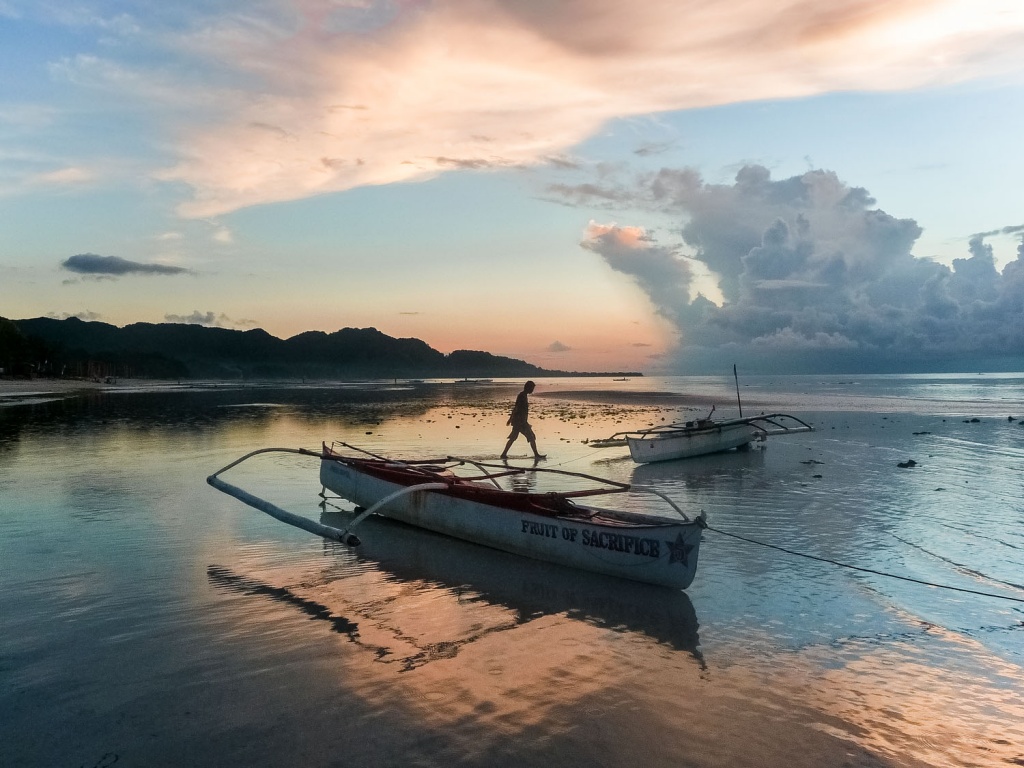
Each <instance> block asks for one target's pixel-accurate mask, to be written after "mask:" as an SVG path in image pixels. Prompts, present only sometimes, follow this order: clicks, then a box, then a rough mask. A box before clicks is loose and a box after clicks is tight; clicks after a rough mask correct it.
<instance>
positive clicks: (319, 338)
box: [0, 317, 640, 379]
mask: <svg viewBox="0 0 1024 768" xmlns="http://www.w3.org/2000/svg"><path fill="white" fill-rule="evenodd" d="M0 375H4V376H21V377H35V376H49V377H73V378H91V379H108V378H154V379H333V378H424V377H431V378H480V377H496V378H506V377H531V376H534V377H542V376H574V375H575V376H587V375H602V376H604V375H609V376H616V375H631V376H639V375H640V374H639V373H637V372H629V371H615V372H603V373H600V374H592V373H579V372H575V371H558V370H546V369H544V368H539V367H538V366H535V365H531V364H530V363H527V362H524V361H522V360H516V359H514V358H509V357H501V356H498V355H492V354H490V353H489V352H480V351H474V350H457V351H454V352H451V353H449V354H444V353H442V352H439V351H437V350H436V349H433V348H432V347H430V346H429V345H428V344H426V343H425V342H423V341H420V340H419V339H413V338H409V339H397V338H394V337H391V336H388V335H387V334H384V333H381V332H380V331H378V330H377V329H376V328H342V329H341V330H338V331H335V332H334V333H325V332H323V331H307V332H305V333H300V334H298V335H297V336H293V337H291V338H289V339H279V338H277V337H275V336H272V335H270V334H269V333H267V332H266V331H264V330H262V329H254V330H249V331H238V330H233V329H229V328H215V327H208V326H201V325H186V324H180V323H133V324H131V325H126V326H124V327H118V326H115V325H110V324H108V323H101V322H90V321H84V320H80V319H78V318H68V319H66V320H57V319H53V318H47V317H39V318H34V319H29V320H8V319H5V318H0Z"/></svg>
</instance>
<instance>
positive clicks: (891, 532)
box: [0, 374, 1024, 768]
mask: <svg viewBox="0 0 1024 768" xmlns="http://www.w3.org/2000/svg"><path fill="white" fill-rule="evenodd" d="M8 384H10V382H0V572H2V582H0V637H2V638H3V639H2V643H0V712H3V715H4V716H3V718H2V719H0V765H4V766H25V767H26V768H35V767H36V766H39V767H43V766H46V767H47V768H48V767H49V766H86V767H87V768H91V767H92V766H109V765H114V764H115V763H116V764H117V765H138V766H182V765H189V766H224V765H234V764H246V765H248V766H280V765H304V766H352V765H359V766H391V765H397V764H402V765H410V766H453V765H457V766H463V765H465V766H471V765H472V766H475V765H493V766H506V765H508V766H512V765H516V766H523V765H537V766H546V765H561V766H573V765H580V766H583V765H586V766H594V765H601V766H619V765H639V764H643V765H648V766H681V765H686V766H708V767H711V766H779V767H780V768H781V767H782V766H825V765H828V766H833V765H834V766H991V767H992V768H995V767H996V766H999V767H1000V768H1005V766H1007V765H1020V764H1024V725H1022V723H1024V602H1022V600H1024V578H1022V576H1021V574H1024V528H1022V526H1021V523H1022V522H1024V518H1022V510H1024V427H1022V426H1021V421H1020V420H1021V419H1022V418H1024V375H1015V374H998V375H997V374H991V375H984V376H982V375H962V376H954V375H943V376H863V377H852V376H845V377H824V376H823V377H774V378H770V379H762V380H758V381H756V382H751V384H750V385H749V386H747V385H742V386H741V388H740V396H741V401H740V403H739V404H738V403H737V392H736V389H735V388H734V382H733V379H732V377H720V378H716V377H666V378H653V377H651V378H643V379H633V380H631V381H628V382H620V381H611V380H590V379H555V380H545V379H541V380H538V387H537V392H536V393H535V395H534V396H533V397H532V398H531V421H532V422H533V425H534V428H535V430H536V432H537V436H538V441H539V444H540V447H541V450H542V451H544V452H545V453H546V454H547V456H548V458H547V460H546V461H545V464H544V465H545V466H548V467H551V468H558V469H563V470H566V471H572V472H582V473H587V474H592V475H597V476H602V477H608V478H611V479H615V480H620V481H623V482H629V483H634V484H642V485H646V486H650V487H654V488H657V489H658V490H659V491H660V492H663V493H665V494H667V495H669V496H670V497H671V498H673V499H674V500H675V501H676V502H677V503H678V504H680V506H681V507H682V508H683V509H685V510H692V511H693V512H697V511H700V510H704V511H705V512H706V514H707V516H708V521H709V523H710V524H711V526H712V527H711V528H710V529H709V530H707V531H706V532H705V534H704V541H703V543H702V545H701V550H700V562H699V565H698V569H697V577H696V580H695V581H694V583H693V585H692V586H691V587H690V588H689V589H688V590H686V591H685V592H682V591H666V590H664V589H660V588H651V587H646V586H644V585H640V584H634V583H631V582H625V581H621V580H616V579H611V578H603V577H597V576H593V575H589V574H585V573H581V572H578V571H573V570H569V569H565V568H560V567H557V566H554V565H548V564H544V563H540V562H536V561H533V560H529V559H526V558H521V557H515V556H511V555H505V554H502V553H498V552H494V551H491V550H488V549H485V548H482V547H477V546H474V545H470V544H465V543H462V542H459V541H455V540H451V539H448V538H445V537H441V536H437V535H434V534H430V533H426V532H423V531H419V530H415V529H411V528H408V527H405V526H402V525H400V524H397V523H392V522H389V521H386V520H381V519H372V518H371V519H369V520H367V521H366V523H364V525H363V526H362V527H361V528H360V538H361V539H362V542H363V543H362V545H361V546H359V547H356V548H351V547H346V546H342V545H339V544H335V543H331V542H326V541H324V540H321V539H318V538H316V537H313V536H311V535H310V534H308V533H306V532H304V531H301V530H297V529H295V528H292V527H289V526H285V525H283V524H282V523H280V522H278V521H276V520H274V519H272V518H270V517H268V516H266V515H263V514H261V513H259V512H256V511H254V510H252V509H250V508H248V507H245V506H243V505H242V504H240V503H239V502H238V501H236V500H235V499H232V498H230V497H228V496H225V495H223V494H220V493H218V492H217V491H216V490H214V489H212V488H211V487H210V486H208V485H207V484H206V482H205V480H206V477H207V476H208V475H209V474H211V473H212V472H214V471H216V470H218V469H220V468H221V467H223V466H224V465H226V464H228V463H229V462H231V461H233V460H234V459H236V458H238V457H239V456H241V455H243V454H245V453H247V452H249V451H251V450H254V449H256V448H261V447H268V446H281V447H305V448H311V449H317V448H318V447H319V445H320V443H321V442H322V441H325V440H326V441H327V442H331V441H333V440H341V441H344V442H348V443H352V444H355V445H359V446H361V447H364V448H366V449H368V450H372V451H374V452H376V453H381V454H389V455H395V456H400V457H418V458H429V457H433V456H448V455H457V456H466V457H470V458H474V459H477V460H491V459H494V458H496V457H497V455H498V453H499V452H500V450H501V448H502V446H503V444H504V440H505V437H506V435H507V429H508V428H507V427H506V426H505V420H506V418H507V415H508V409H509V407H510V406H511V403H512V400H513V399H514V397H515V394H516V392H518V390H519V389H520V388H521V386H522V382H515V381H501V380H496V381H492V382H455V381H428V382H404V381H397V382H371V383H366V382H336V383H332V384H330V385H312V384H305V385H304V384H296V385H293V386H280V385H276V384H272V383H267V384H260V385H237V384H229V383H224V382H204V383H197V384H184V385H179V384H178V383H177V382H165V383H161V384H159V385H154V384H153V383H152V382H120V383H117V384H114V385H110V386H99V387H97V386H90V387H88V388H87V389H86V390H85V391H79V390H78V388H77V387H73V386H64V385H60V386H51V387H47V386H43V385H44V384H46V382H42V381H36V382H27V383H24V384H23V385H21V384H19V385H17V386H14V385H11V386H8ZM72 390H74V391H72ZM711 406H715V407H716V416H723V417H728V416H730V415H732V416H734V415H736V414H737V410H738V406H741V407H742V408H743V409H744V412H745V413H747V414H748V415H752V414H753V413H756V412H760V411H768V412H772V411H784V412H788V413H793V414H794V415H797V416H799V417H800V418H802V419H804V420H806V421H809V422H810V423H812V424H813V426H814V427H815V431H814V432H812V433H807V434H799V435H792V436H786V437H771V438H769V439H768V440H767V441H766V442H765V443H763V444H759V445H757V446H756V447H755V448H754V449H753V450H750V451H746V452H735V451H733V452H729V453H724V454H720V455H716V456H707V457H701V458H697V459H690V460H684V461H675V462H665V463H660V464H651V465H637V464H635V463H633V462H632V460H631V459H630V458H629V456H628V453H627V452H626V449H625V448H617V449H616V448H604V449H601V448H595V447H594V446H592V445H591V442H592V441H593V440H596V439H598V438H602V437H606V436H607V435H609V434H611V433H613V432H616V431H620V430H623V429H627V428H634V427H645V426H651V425H656V424H659V423H664V422H667V421H673V420H678V419H681V418H683V419H688V418H695V417H698V416H704V415H706V414H707V412H708V411H709V410H710V408H711ZM528 453H529V450H528V448H527V446H526V445H525V444H524V443H523V442H522V441H520V442H519V443H517V444H516V446H515V447H514V449H513V451H512V454H513V456H512V463H513V464H515V465H520V466H523V467H524V468H527V469H528V468H529V467H530V466H531V464H532V462H531V461H530V460H528V457H527V454H528ZM909 460H913V464H912V465H910V466H903V467H901V466H900V465H901V464H907V463H908V461H909ZM229 478H230V479H231V482H233V483H237V484H238V485H240V486H243V487H245V488H246V489H247V490H249V491H251V492H253V493H256V494H258V495H260V496H262V497H264V498H267V499H268V500H271V501H273V503H275V504H277V505H279V506H282V507H284V508H286V509H288V510H290V511H292V512H295V513H298V514H304V515H307V516H309V517H311V518H313V519H316V520H322V521H324V522H326V523H328V524H335V525H338V524H343V523H344V521H345V520H350V519H351V517H352V512H351V504H347V503H346V502H344V500H329V501H327V502H325V501H324V500H323V499H322V498H320V496H319V492H320V490H321V489H320V486H319V482H318V478H317V464H316V461H315V460H313V459H309V458H304V457H298V456H290V455H268V456H266V457H262V458H258V459H253V460H252V461H250V462H247V463H246V464H244V465H242V466H240V467H238V468H237V469H236V470H232V471H231V474H230V475H229ZM526 482H527V483H530V482H535V485H534V486H533V487H541V488H547V487H548V486H545V485H544V484H545V483H551V482H552V481H551V480H543V479H536V480H535V481H531V480H529V479H528V480H527V481H526ZM566 482H574V481H566ZM552 489H554V488H552ZM629 503H633V504H640V503H642V502H637V501H634V502H629ZM851 566H852V567H851ZM897 577H900V578H897Z"/></svg>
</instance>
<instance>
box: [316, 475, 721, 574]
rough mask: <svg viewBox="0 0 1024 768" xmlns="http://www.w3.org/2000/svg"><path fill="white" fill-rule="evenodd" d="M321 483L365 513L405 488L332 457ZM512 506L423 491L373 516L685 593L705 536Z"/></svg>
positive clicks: (621, 516)
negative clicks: (362, 508) (533, 510)
mask: <svg viewBox="0 0 1024 768" xmlns="http://www.w3.org/2000/svg"><path fill="white" fill-rule="evenodd" d="M320 482H321V484H322V485H323V486H324V488H326V489H328V490H330V491H332V492H333V493H336V494H337V495H339V496H341V497H343V498H345V499H348V500H349V501H351V502H353V503H355V504H356V505H358V506H361V507H367V508H369V507H371V506H372V505H374V504H376V503H377V502H379V501H380V500H381V499H383V498H385V497H387V496H389V495H391V494H392V493H395V492H396V491H400V490H401V489H402V488H403V487H407V486H408V485H409V484H410V483H403V482H395V481H392V480H389V479H385V478H381V477H377V476H374V475H373V474H371V473H367V472H366V471H363V470H362V469H361V468H360V466H359V464H357V463H356V464H349V463H346V462H344V461H339V460H337V459H335V458H323V459H322V460H321V464H320ZM501 494H502V495H503V496H505V497H516V496H518V494H514V493H511V492H501ZM514 506H516V505H512V506H509V505H494V504H489V503H482V502H481V501H477V500H474V499H472V498H464V497H460V496H459V495H458V492H457V491H454V490H427V491H415V492H412V493H408V494H405V495H402V496H399V497H398V498H396V499H394V500H392V501H390V502H388V503H387V504H385V505H383V506H382V507H380V508H379V509H378V510H377V512H378V514H380V515H381V516H383V517H388V518H391V519H394V520H399V521H401V522H403V523H407V524H409V525H414V526H417V527H419V528H425V529H427V530H430V531H435V532H437V533H442V534H445V535H448V536H452V537H454V538H457V539H462V540H464V541H469V542H473V543H475V544H482V545H484V546H488V547H492V548H494V549H498V550H501V551H504V552H510V553H513V554H516V555H522V556H525V557H530V558H533V559H535V560H543V561H546V562H552V563H559V564H561V565H567V566H571V567H574V568H580V569H583V570H587V571H592V572H596V573H603V574H607V575H610V576H617V577H620V578H625V579H630V580H632V581H639V582H645V583H649V584H660V585H663V586H667V587H674V588H678V589H685V588H686V587H688V586H689V585H690V583H691V582H692V581H693V578H694V575H695V573H696V570H697V555H698V551H699V546H700V539H701V531H702V525H701V524H700V523H698V522H697V521H681V522H675V521H672V520H668V519H664V520H665V522H664V523H656V524H655V523H650V522H649V521H650V520H652V518H650V517H649V516H636V517H637V518H641V517H642V518H643V520H644V522H642V523H640V524H630V523H629V522H628V519H629V517H630V516H629V514H628V513H614V514H616V515H617V516H618V517H617V519H615V520H611V521H610V522H609V523H607V524H603V523H597V522H594V521H593V520H587V519H585V518H584V517H583V516H580V515H579V514H572V515H566V516H561V515H552V514H534V513H532V512H530V511H527V510H524V509H516V508H514ZM518 506H524V505H518ZM527 506H528V505H527ZM574 507H575V509H576V510H578V511H579V510H582V511H584V512H586V511H587V510H595V511H600V510H597V508H593V507H585V506H583V505H574ZM598 516H600V515H598ZM657 519H663V518H657Z"/></svg>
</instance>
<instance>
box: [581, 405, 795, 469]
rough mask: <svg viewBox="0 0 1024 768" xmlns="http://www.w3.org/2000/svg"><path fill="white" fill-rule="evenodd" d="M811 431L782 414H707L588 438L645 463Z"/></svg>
mask: <svg viewBox="0 0 1024 768" xmlns="http://www.w3.org/2000/svg"><path fill="white" fill-rule="evenodd" d="M714 410H715V409H714V408H712V409H711V412H712V413H714ZM813 431H814V428H813V427H811V425H810V424H808V423H807V422H805V421H802V420H801V419H798V418H797V417H796V416H790V415H789V414H785V413H770V414H767V415H765V414H762V415H760V416H748V417H746V418H739V419H726V420H723V421H715V420H713V419H712V418H711V414H710V413H709V414H708V416H707V418H704V419H696V420H694V421H687V422H678V423H673V424H665V425H662V426H657V427H650V428H648V429H636V430H631V431H626V432H616V433H615V434H614V435H611V436H610V437H608V438H606V439H603V440H592V441H591V442H590V444H591V445H592V446H594V447H595V448H610V447H613V446H620V445H626V446H628V447H629V455H630V456H631V457H632V458H633V461H635V462H637V463H638V464H646V463H648V462H653V461H672V460H674V459H689V458H692V457H694V456H706V455H707V454H710V453H721V452H722V451H728V450H732V449H733V448H740V449H743V448H746V447H747V446H749V445H750V443H752V442H754V441H755V440H757V441H763V440H766V439H767V438H768V437H769V436H770V435H791V434H796V433H797V432H813Z"/></svg>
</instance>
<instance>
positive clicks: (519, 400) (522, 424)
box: [501, 381, 544, 459]
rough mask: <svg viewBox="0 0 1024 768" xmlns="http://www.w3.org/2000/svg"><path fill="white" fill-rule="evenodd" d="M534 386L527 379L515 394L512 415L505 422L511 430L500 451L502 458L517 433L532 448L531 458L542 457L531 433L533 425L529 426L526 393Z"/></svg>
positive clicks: (528, 404) (505, 457)
mask: <svg viewBox="0 0 1024 768" xmlns="http://www.w3.org/2000/svg"><path fill="white" fill-rule="evenodd" d="M536 386H537V385H536V384H534V383H533V382H532V381H528V382H526V384H525V385H524V386H523V391H522V392H520V393H519V394H518V395H517V396H516V404H515V405H514V406H513V407H512V415H511V416H509V417H508V421H506V422H505V423H506V424H508V425H510V426H511V427H512V432H511V433H509V436H508V442H507V443H505V450H504V451H502V452H501V458H502V459H507V458H508V449H509V448H511V447H512V443H514V442H515V441H516V439H517V438H518V437H519V435H522V436H523V437H525V438H526V440H527V442H529V443H530V447H531V448H532V449H533V458H535V459H543V458H544V456H543V454H541V453H540V451H538V450H537V436H536V435H534V434H533V427H531V426H530V422H529V415H530V401H529V398H528V395H530V394H532V392H533V390H534V389H535V388H536Z"/></svg>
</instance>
